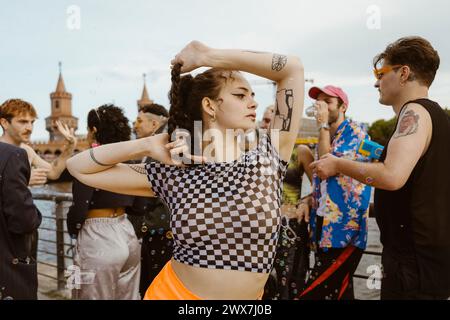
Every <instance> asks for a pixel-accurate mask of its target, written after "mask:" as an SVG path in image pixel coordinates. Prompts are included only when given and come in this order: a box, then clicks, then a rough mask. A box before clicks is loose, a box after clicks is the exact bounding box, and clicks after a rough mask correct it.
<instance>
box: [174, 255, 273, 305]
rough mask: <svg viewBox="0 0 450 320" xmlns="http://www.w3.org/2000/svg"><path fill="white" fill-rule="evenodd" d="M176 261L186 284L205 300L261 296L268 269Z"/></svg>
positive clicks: (176, 268)
mask: <svg viewBox="0 0 450 320" xmlns="http://www.w3.org/2000/svg"><path fill="white" fill-rule="evenodd" d="M171 261H172V268H173V270H174V272H175V274H176V275H177V277H178V278H179V279H180V280H181V282H182V283H183V285H184V286H185V287H186V288H187V289H188V290H189V291H191V292H192V293H194V294H195V295H197V296H198V297H200V298H202V299H205V300H257V299H261V296H262V294H263V291H264V286H265V284H266V281H267V278H268V277H269V274H268V273H256V272H249V271H238V270H223V269H208V268H200V267H193V266H190V265H187V264H184V263H180V262H177V261H175V260H174V259H172V260H171Z"/></svg>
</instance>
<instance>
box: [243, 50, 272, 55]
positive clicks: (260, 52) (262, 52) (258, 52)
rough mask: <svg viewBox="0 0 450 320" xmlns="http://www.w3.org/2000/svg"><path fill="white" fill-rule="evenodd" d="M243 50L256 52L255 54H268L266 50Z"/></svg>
mask: <svg viewBox="0 0 450 320" xmlns="http://www.w3.org/2000/svg"><path fill="white" fill-rule="evenodd" d="M244 52H250V53H257V54H268V52H264V51H252V50H244Z"/></svg>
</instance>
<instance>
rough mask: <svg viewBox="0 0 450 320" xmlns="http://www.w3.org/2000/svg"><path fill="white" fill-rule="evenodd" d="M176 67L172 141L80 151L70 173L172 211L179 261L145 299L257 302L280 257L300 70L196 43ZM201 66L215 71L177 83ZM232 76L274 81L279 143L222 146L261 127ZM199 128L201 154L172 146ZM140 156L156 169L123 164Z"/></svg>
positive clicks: (241, 81)
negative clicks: (153, 199)
mask: <svg viewBox="0 0 450 320" xmlns="http://www.w3.org/2000/svg"><path fill="white" fill-rule="evenodd" d="M172 65H173V69H172V88H171V91H170V100H171V101H170V102H171V109H170V119H169V132H168V134H159V135H155V136H152V137H148V138H143V139H139V140H135V141H131V142H124V143H118V144H112V145H108V146H101V147H98V148H96V149H95V152H92V151H86V152H83V153H81V154H78V155H77V156H75V157H73V158H72V159H71V160H70V161H69V170H70V171H71V173H72V174H73V175H74V176H75V177H76V178H77V179H79V180H80V181H82V182H83V183H85V184H88V185H91V186H95V187H97V188H102V189H105V190H110V191H113V192H119V193H127V194H134V195H142V196H152V195H158V196H160V197H161V198H162V199H163V200H164V201H165V202H166V203H167V204H168V207H169V208H170V210H171V229H172V232H173V236H174V256H173V258H172V259H171V261H169V262H168V263H167V265H166V266H165V267H164V268H163V270H162V271H161V272H160V274H159V275H158V276H157V277H156V278H155V280H154V281H153V282H152V284H151V285H150V287H149V289H148V290H147V293H146V296H145V299H258V298H260V297H261V295H262V293H263V289H264V285H265V283H266V280H267V278H268V276H269V272H270V270H271V268H272V265H273V260H274V257H275V249H276V243H277V240H278V234H279V229H280V202H281V190H282V179H283V175H284V173H285V171H286V167H287V162H288V161H289V159H290V157H291V153H292V150H293V147H294V144H295V139H296V137H297V134H298V130H299V126H300V115H301V113H302V111H303V110H302V109H303V98H304V75H303V67H302V64H301V62H300V61H299V59H298V58H296V57H291V56H283V55H278V54H270V53H261V52H251V51H241V50H220V49H212V48H209V47H207V46H205V45H203V44H202V43H200V42H196V41H195V42H191V43H190V44H189V45H187V46H186V47H185V48H184V49H183V50H182V51H181V52H180V53H179V54H177V55H176V57H175V59H174V60H172ZM199 67H211V69H208V70H206V71H205V72H203V73H200V74H197V75H196V76H195V77H193V76H191V75H185V76H182V77H180V73H186V72H190V71H192V70H195V69H197V68H199ZM234 70H241V71H245V72H249V73H253V74H256V75H258V76H261V77H265V78H268V79H270V80H272V81H275V82H276V83H277V86H278V89H277V98H276V106H275V116H274V121H273V123H272V125H271V127H270V133H273V132H276V133H277V135H274V134H268V133H265V134H262V135H261V138H260V141H259V143H258V145H257V147H256V148H254V149H252V150H249V151H248V152H243V151H242V150H241V149H239V148H238V147H239V137H236V136H234V135H231V138H230V137H229V139H226V131H227V129H234V130H240V131H242V130H254V129H255V126H256V122H255V118H256V112H255V110H256V108H257V103H256V102H255V100H254V93H253V91H252V89H251V87H250V84H249V83H248V82H247V81H246V80H245V78H244V77H243V76H242V74H241V73H240V72H238V71H234ZM195 121H198V122H199V123H201V124H202V126H203V131H200V135H202V132H203V140H202V145H201V149H202V150H201V152H202V154H198V152H197V154H196V153H195V152H193V151H192V149H191V148H190V147H191V146H189V143H188V142H187V141H186V139H182V138H181V139H176V140H175V141H173V142H170V141H169V137H170V136H171V135H172V133H173V132H174V130H175V129H176V128H181V129H185V130H187V131H188V132H189V133H190V134H191V137H192V136H195V132H194V124H195ZM198 122H197V123H198ZM208 135H213V136H214V138H213V139H211V137H209V139H210V140H212V142H210V141H208ZM228 136H230V135H228ZM236 149H237V154H234V151H235V150H236ZM211 150H212V151H211ZM209 151H211V152H209ZM180 153H183V155H184V158H185V159H188V160H192V161H194V162H195V163H200V162H203V163H201V164H198V165H195V166H186V165H185V164H183V162H182V161H181V160H180V159H179V158H178V157H177V155H178V154H180ZM202 155H203V156H202ZM142 156H150V157H151V158H153V159H155V160H157V161H159V163H157V162H154V163H151V164H146V165H145V167H144V166H143V165H127V164H121V163H120V162H124V161H126V160H128V159H134V158H139V157H142ZM147 177H148V180H147ZM148 181H150V186H149V182H148Z"/></svg>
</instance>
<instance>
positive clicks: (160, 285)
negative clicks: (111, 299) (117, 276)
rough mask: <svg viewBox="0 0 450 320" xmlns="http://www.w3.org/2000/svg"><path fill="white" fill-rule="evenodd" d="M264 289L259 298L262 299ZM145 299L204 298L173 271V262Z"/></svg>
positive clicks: (150, 288) (157, 279) (168, 265)
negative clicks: (190, 288) (188, 287)
mask: <svg viewBox="0 0 450 320" xmlns="http://www.w3.org/2000/svg"><path fill="white" fill-rule="evenodd" d="M263 294H264V290H263V291H262V292H261V294H260V295H259V297H258V298H257V300H261V299H262V296H263ZM144 300H204V299H202V298H200V297H198V296H196V295H195V294H194V293H192V292H191V291H189V290H188V289H187V288H186V287H185V286H184V285H183V283H182V282H181V280H180V279H178V277H177V275H176V274H175V271H173V268H172V263H171V261H170V260H169V262H167V263H166V265H165V266H164V268H162V270H161V271H160V272H159V273H158V275H157V276H156V278H155V279H154V280H153V282H152V283H151V284H150V286H149V287H148V289H147V291H146V292H145V296H144Z"/></svg>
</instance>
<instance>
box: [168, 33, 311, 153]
mask: <svg viewBox="0 0 450 320" xmlns="http://www.w3.org/2000/svg"><path fill="white" fill-rule="evenodd" d="M176 63H181V64H182V65H183V66H182V68H181V72H182V73H183V72H189V71H192V70H194V69H196V68H198V67H215V68H225V69H230V70H241V71H245V72H249V73H253V74H255V75H258V76H261V77H264V78H267V79H270V80H272V81H274V82H275V83H276V84H277V97H276V105H275V115H274V119H273V121H272V124H271V130H273V129H278V130H279V141H278V143H276V141H273V142H274V145H275V147H276V148H277V150H278V151H279V153H280V156H281V158H282V159H283V160H286V161H289V159H290V157H291V154H292V149H293V148H294V144H295V139H296V138H297V135H298V130H299V127H300V115H301V114H302V112H303V99H304V73H303V65H302V63H301V61H300V59H299V58H297V57H295V56H285V55H280V54H274V53H266V52H255V51H245V50H224V49H213V48H209V47H207V46H205V45H204V44H202V43H200V42H198V41H193V42H191V43H190V44H189V45H188V46H186V47H185V48H184V49H183V50H182V51H181V52H180V53H179V54H178V55H177V56H176V57H175V59H174V60H172V64H176ZM276 137H277V135H276V134H275V135H272V138H276Z"/></svg>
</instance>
